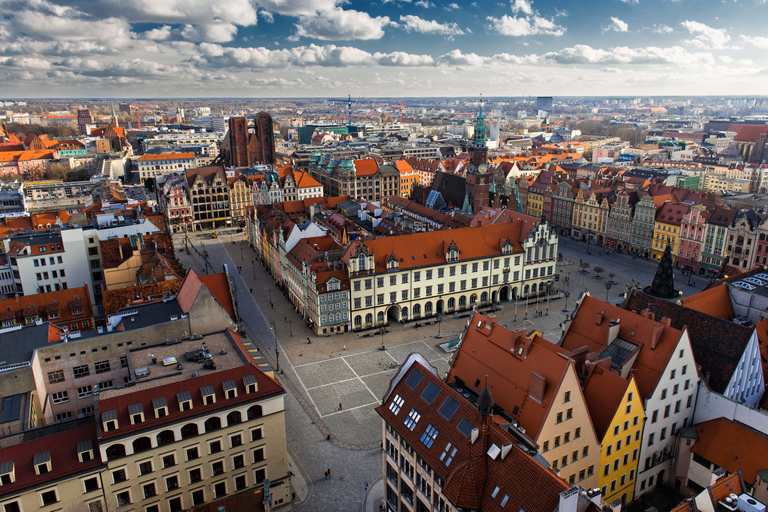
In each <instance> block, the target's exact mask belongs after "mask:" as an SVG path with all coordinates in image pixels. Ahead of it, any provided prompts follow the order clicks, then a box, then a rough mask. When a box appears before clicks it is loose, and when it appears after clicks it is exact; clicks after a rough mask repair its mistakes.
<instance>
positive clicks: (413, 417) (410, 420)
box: [404, 409, 421, 430]
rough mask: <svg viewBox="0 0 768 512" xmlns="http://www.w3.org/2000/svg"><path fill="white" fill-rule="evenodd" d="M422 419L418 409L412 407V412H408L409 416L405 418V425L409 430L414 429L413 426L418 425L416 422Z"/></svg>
mask: <svg viewBox="0 0 768 512" xmlns="http://www.w3.org/2000/svg"><path fill="white" fill-rule="evenodd" d="M420 419H421V414H419V413H418V412H417V411H416V409H411V412H409V413H408V417H407V418H405V421H404V423H405V426H406V428H407V429H408V430H413V428H414V427H415V426H416V424H417V423H418V422H419V420H420Z"/></svg>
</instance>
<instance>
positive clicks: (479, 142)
mask: <svg viewBox="0 0 768 512" xmlns="http://www.w3.org/2000/svg"><path fill="white" fill-rule="evenodd" d="M474 143H475V146H485V117H483V99H482V96H481V98H480V112H479V113H478V114H477V121H476V122H475V139H474Z"/></svg>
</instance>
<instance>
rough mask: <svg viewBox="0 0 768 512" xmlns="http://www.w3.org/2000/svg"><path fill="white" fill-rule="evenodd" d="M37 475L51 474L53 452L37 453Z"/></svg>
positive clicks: (35, 461)
mask: <svg viewBox="0 0 768 512" xmlns="http://www.w3.org/2000/svg"><path fill="white" fill-rule="evenodd" d="M34 464H35V474H38V475H45V474H46V473H50V472H51V452H42V453H36V454H35V459H34Z"/></svg>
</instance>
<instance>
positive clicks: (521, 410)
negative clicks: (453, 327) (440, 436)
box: [446, 313, 571, 439]
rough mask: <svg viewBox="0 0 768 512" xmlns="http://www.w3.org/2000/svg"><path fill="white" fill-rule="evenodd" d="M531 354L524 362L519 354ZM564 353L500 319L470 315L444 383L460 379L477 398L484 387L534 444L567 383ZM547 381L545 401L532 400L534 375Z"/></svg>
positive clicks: (567, 363)
mask: <svg viewBox="0 0 768 512" xmlns="http://www.w3.org/2000/svg"><path fill="white" fill-rule="evenodd" d="M520 348H523V349H524V350H526V349H527V353H524V357H520V356H518V355H517V353H516V352H517V350H519V349H520ZM558 352H565V351H564V350H563V349H561V348H560V347H558V346H557V345H555V344H554V343H552V342H550V341H547V340H545V339H544V338H541V337H539V336H536V337H534V338H530V337H528V336H527V334H526V332H525V331H510V330H509V329H506V328H505V327H504V326H503V325H501V324H499V323H497V322H496V317H493V316H484V315H481V314H479V313H475V314H474V315H472V318H471V320H470V321H469V324H468V327H467V330H466V331H465V333H464V335H463V336H462V340H461V345H459V350H458V351H457V352H456V353H455V354H454V355H453V357H452V358H451V367H450V369H449V370H448V376H447V377H446V382H448V383H449V384H455V383H456V380H455V379H457V378H459V379H461V380H462V381H463V382H464V385H465V386H467V387H470V388H472V389H473V390H474V391H475V392H476V393H479V392H480V391H481V390H482V388H483V386H485V385H486V384H485V377H487V379H488V381H487V386H488V389H489V390H490V391H491V393H492V394H493V397H494V400H495V401H496V404H497V405H498V406H499V407H501V408H502V409H504V411H506V412H507V413H508V414H510V415H512V417H513V418H515V419H516V420H517V421H518V423H519V425H520V426H521V427H523V428H524V429H525V431H526V433H527V435H529V436H530V437H531V438H532V439H536V438H537V437H538V435H539V432H541V428H542V426H543V425H544V421H545V420H546V417H547V413H548V411H549V408H550V405H551V403H552V400H553V399H554V397H555V395H556V394H557V390H558V388H559V387H560V385H561V383H562V381H563V379H564V378H565V375H566V372H567V371H568V368H569V367H570V366H571V362H570V360H569V359H568V358H565V357H561V356H559V355H558ZM532 373H536V374H538V375H540V376H542V377H544V379H545V380H546V384H545V389H544V397H543V399H542V400H541V401H540V402H539V401H537V400H531V399H530V385H531V374H532Z"/></svg>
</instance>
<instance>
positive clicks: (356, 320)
mask: <svg viewBox="0 0 768 512" xmlns="http://www.w3.org/2000/svg"><path fill="white" fill-rule="evenodd" d="M362 323H363V317H361V316H360V315H357V316H356V317H355V325H361V324H362Z"/></svg>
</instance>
